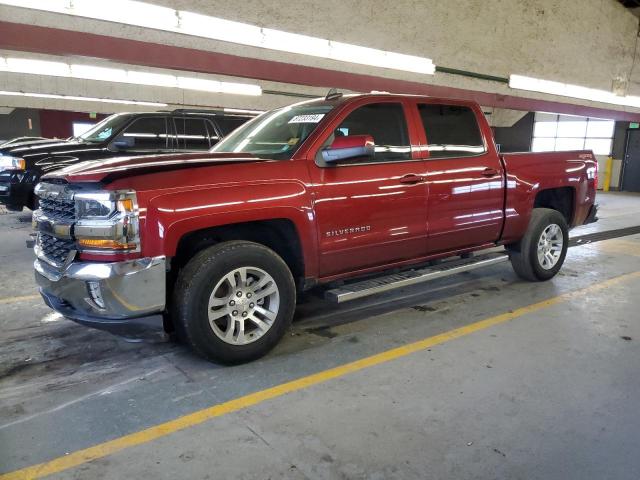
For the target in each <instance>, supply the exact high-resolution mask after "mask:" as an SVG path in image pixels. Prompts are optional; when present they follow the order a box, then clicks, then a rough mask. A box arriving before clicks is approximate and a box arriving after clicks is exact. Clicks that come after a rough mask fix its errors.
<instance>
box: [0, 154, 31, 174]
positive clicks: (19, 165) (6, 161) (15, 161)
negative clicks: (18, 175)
mask: <svg viewBox="0 0 640 480" xmlns="http://www.w3.org/2000/svg"><path fill="white" fill-rule="evenodd" d="M26 168H27V162H25V161H24V158H18V157H11V156H9V155H0V170H26Z"/></svg>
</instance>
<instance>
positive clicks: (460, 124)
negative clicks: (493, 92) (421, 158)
mask: <svg viewBox="0 0 640 480" xmlns="http://www.w3.org/2000/svg"><path fill="white" fill-rule="evenodd" d="M418 110H419V112H420V117H421V118H422V125H423V126H424V131H425V135H426V136H427V146H428V147H427V148H428V149H429V156H430V157H431V158H445V157H468V156H472V155H478V154H480V153H484V152H485V148H484V143H483V141H482V135H481V134H480V128H479V127H478V121H477V119H476V116H475V114H474V113H473V110H471V109H470V108H469V107H459V106H456V105H438V104H435V105H431V104H422V105H418Z"/></svg>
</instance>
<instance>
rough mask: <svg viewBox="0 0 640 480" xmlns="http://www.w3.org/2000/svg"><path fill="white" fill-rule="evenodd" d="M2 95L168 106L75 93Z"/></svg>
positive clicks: (0, 92) (7, 94) (7, 93)
mask: <svg viewBox="0 0 640 480" xmlns="http://www.w3.org/2000/svg"><path fill="white" fill-rule="evenodd" d="M0 95H4V96H10V97H15V96H18V97H34V98H53V99H59V100H78V101H82V102H101V103H118V104H122V105H142V106H145V107H168V106H169V105H168V104H166V103H158V102H140V101H137V100H116V99H113V98H94V97H78V96H75V95H57V94H53V93H31V92H9V91H6V90H0Z"/></svg>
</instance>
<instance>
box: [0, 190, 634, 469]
mask: <svg viewBox="0 0 640 480" xmlns="http://www.w3.org/2000/svg"><path fill="white" fill-rule="evenodd" d="M599 202H600V203H601V205H602V213H601V218H602V220H601V222H599V224H597V225H598V226H597V227H581V229H576V230H574V231H573V232H572V233H573V235H581V234H584V233H591V232H592V231H594V230H595V229H602V228H607V229H611V228H622V227H627V226H632V225H639V224H640V221H639V219H640V217H639V216H638V214H639V213H640V196H630V195H624V194H609V195H600V196H599ZM22 218H28V217H27V216H25V215H24V214H22V215H0V232H1V233H0V245H1V247H0V259H1V260H2V262H3V269H2V271H1V272H0V284H1V285H2V294H0V311H2V314H0V319H1V321H2V326H3V329H2V332H1V333H0V344H1V345H2V348H1V349H0V472H10V471H13V470H16V469H21V468H24V467H27V466H30V465H33V464H37V463H40V462H46V461H48V460H51V459H54V458H58V457H65V455H67V454H68V453H70V452H74V451H77V450H80V449H84V448H87V447H90V446H92V445H97V444H102V443H103V442H105V441H108V440H112V439H117V438H119V437H122V436H123V435H126V434H129V433H132V432H136V431H139V430H141V429H143V428H146V427H150V426H153V425H157V424H159V423H162V422H166V421H168V420H172V419H175V418H177V417H180V416H182V415H185V414H189V413H191V412H194V411H197V410H200V409H203V408H206V407H209V406H211V405H215V404H220V403H223V402H227V401H229V400H232V399H235V398H238V397H241V396H243V395H246V394H250V393H253V392H257V391H261V390H263V389H266V388H270V387H273V386H275V385H279V384H282V383H283V382H288V381H291V380H293V379H296V378H300V377H303V376H305V375H309V374H313V373H316V372H321V371H323V370H326V369H328V368H332V367H336V366H339V365H342V364H345V363H347V362H350V361H354V360H357V359H361V358H364V357H367V356H370V355H373V354H376V353H379V352H382V351H385V350H388V349H390V348H394V347H397V346H401V345H406V344H409V343H411V342H415V341H417V340H420V339H424V338H427V337H431V336H433V335H437V334H440V333H443V332H447V331H450V330H452V329H454V328H459V327H465V326H468V325H471V324H474V322H477V321H479V320H483V319H486V318H491V317H494V316H495V315H497V314H502V313H505V312H510V311H516V312H520V311H519V310H518V309H519V308H521V307H524V306H527V305H531V304H534V303H536V302H540V301H543V300H547V299H550V298H555V297H557V296H558V295H562V294H564V293H566V292H572V291H577V293H575V294H574V295H572V296H565V297H562V298H561V299H559V300H555V301H554V302H555V303H553V302H552V303H551V304H549V305H544V306H542V307H536V308H535V309H532V310H531V311H530V312H529V313H525V314H522V315H520V314H518V316H517V318H515V319H513V320H512V321H510V322H505V323H501V324H499V325H495V326H493V327H491V328H488V329H485V330H481V331H477V332H475V333H471V334H469V335H466V336H464V337H461V338H457V339H455V340H451V341H447V342H445V343H443V344H440V345H437V346H433V347H430V348H425V349H422V350H419V351H417V352H415V353H412V354H410V355H406V356H402V357H401V358H397V359H395V360H392V361H389V362H385V363H382V364H379V365H376V366H371V367H369V368H364V369H362V370H360V371H357V372H354V373H351V374H348V375H345V376H341V377H339V378H335V379H332V380H328V381H326V382H324V383H319V384H316V385H313V386H311V387H309V388H306V389H301V390H298V391H295V392H292V393H289V394H286V395H283V396H279V397H278V398H274V399H271V400H267V401H264V402H261V403H258V404H257V405H254V406H251V407H248V408H244V409H241V410H238V411H234V412H231V413H228V414H226V415H222V416H220V417H217V418H214V419H211V420H208V421H206V422H203V423H199V424H198V425H196V426H193V427H190V428H187V429H185V430H182V431H177V432H174V433H171V434H169V435H167V436H163V437H161V438H158V439H155V440H153V441H150V442H148V443H144V444H142V445H138V446H134V447H131V448H127V449H124V450H121V451H119V452H116V453H114V454H111V455H108V456H100V457H101V458H97V459H94V460H92V461H89V462H87V463H82V464H80V465H78V466H75V467H73V468H70V469H67V470H64V471H61V472H60V473H58V474H55V475H53V477H54V478H127V477H128V478H154V479H155V478H176V477H187V478H194V479H195V478H211V479H218V478H220V479H227V478H247V479H254V478H255V479H267V478H314V479H315V478H380V479H386V478H403V479H404V478H464V479H467V478H469V479H471V478H482V479H484V478H509V479H518V478H523V479H524V478H526V479H535V478H540V479H556V478H557V479H572V478H576V479H586V478H597V479H602V478H607V479H635V478H640V457H639V456H638V455H637V452H638V446H637V445H638V443H639V441H640V434H639V433H638V432H640V415H638V414H637V409H638V404H639V402H640V380H639V379H638V375H637V372H636V370H637V368H636V367H637V365H639V364H640V343H639V342H640V322H638V314H637V311H638V308H639V307H640V299H638V297H637V296H636V295H637V293H636V292H638V289H639V288H640V276H639V275H634V274H633V272H638V271H640V235H636V236H628V237H623V238H619V239H614V240H606V241H602V242H598V243H593V244H587V245H582V246H577V247H573V248H571V249H570V251H569V255H568V257H567V261H566V264H565V267H564V268H563V270H562V272H561V274H560V275H558V276H557V277H556V278H555V279H554V280H553V281H551V282H547V283H538V284H530V283H525V282H521V281H519V280H518V279H517V278H516V277H515V275H514V274H513V272H512V270H511V268H510V266H509V265H508V264H503V265H499V266H495V267H492V268H490V269H486V270H483V271H476V272H471V273H468V274H463V275H459V276H457V277H452V278H449V279H443V280H441V281H437V282H433V283H432V284H430V285H428V286H420V287H414V288H411V289H405V290H401V291H398V292H395V293H393V294H387V295H385V296H379V297H375V298H372V299H369V300H363V301H359V302H353V303H348V304H346V305H345V306H340V307H335V306H332V305H328V304H326V303H324V302H323V301H322V300H320V299H319V298H318V297H316V296H314V295H308V296H307V297H305V299H304V303H302V304H301V305H300V306H299V308H298V312H297V318H296V322H295V323H294V327H293V328H292V330H291V332H290V334H289V335H287V337H286V338H285V339H284V340H283V342H282V343H281V344H280V345H279V346H278V347H277V348H276V350H275V351H274V352H273V353H272V354H270V355H268V356H267V357H266V358H264V359H262V360H260V361H257V362H254V363H252V364H248V365H243V366H238V367H220V366H216V365H212V364H208V363H206V362H204V361H201V360H200V359H198V358H196V357H194V356H193V355H191V354H190V352H189V351H188V350H186V349H185V348H183V347H181V346H177V345H174V344H170V343H155V344H149V343H138V344H135V343H127V342H124V341H123V340H121V339H118V338H116V337H113V336H111V335H109V334H106V333H103V332H98V331H93V330H90V329H86V328H81V327H78V326H76V325H75V324H73V323H72V322H69V321H67V320H65V319H62V318H60V317H59V316H58V315H56V314H53V313H51V312H50V310H48V309H47V308H46V307H45V306H44V305H43V304H42V303H41V301H40V300H39V299H38V298H37V297H36V296H35V287H34V284H33V280H32V273H31V269H30V262H31V256H32V252H30V251H29V250H26V249H25V248H24V237H25V235H26V233H27V232H28V229H29V226H28V223H21V222H20V220H21V219H22ZM634 222H635V223H634ZM628 273H632V275H631V276H628V277H624V278H623V279H621V280H618V281H614V282H616V283H607V282H608V281H609V279H612V278H616V277H619V276H621V275H624V274H628ZM600 285H601V286H602V287H601V288H598V286H600ZM594 286H595V287H594ZM585 288H586V289H588V290H586V291H583V290H582V289H585ZM92 458H94V457H92ZM44 471H45V472H46V471H47V470H46V469H45V470H44ZM0 479H2V480H4V479H3V477H2V476H1V475H0Z"/></svg>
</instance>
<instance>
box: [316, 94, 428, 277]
mask: <svg viewBox="0 0 640 480" xmlns="http://www.w3.org/2000/svg"><path fill="white" fill-rule="evenodd" d="M330 131H331V132H332V133H331V134H328V138H327V139H326V140H325V142H324V143H323V145H328V144H330V143H331V142H332V141H333V138H335V136H340V135H371V136H372V137H373V139H374V142H375V154H374V156H373V158H372V157H366V158H355V159H348V160H344V161H342V162H339V163H336V164H331V165H323V164H322V162H320V161H318V158H317V157H316V163H315V164H314V163H310V165H311V178H312V182H313V197H314V212H315V215H316V222H317V226H318V232H319V238H318V242H319V246H320V257H319V267H320V275H321V276H322V277H328V276H332V275H339V274H341V273H345V272H352V271H356V270H362V269H366V268H367V267H374V266H380V265H385V264H391V263H394V262H400V261H403V260H410V259H414V258H417V257H420V256H422V255H424V254H425V248H426V230H427V222H426V213H427V212H426V187H425V183H424V178H425V177H424V174H425V162H424V161H421V160H419V159H417V158H414V156H416V157H417V152H416V153H415V155H414V152H412V148H411V144H412V143H411V138H410V135H409V129H408V128H407V121H406V106H405V105H403V103H401V102H399V101H398V100H395V101H377V102H376V103H368V104H364V105H362V104H356V105H355V106H354V107H352V109H351V110H350V111H348V112H345V113H344V114H343V115H342V116H341V119H337V120H336V121H335V125H333V127H332V128H331V130H330Z"/></svg>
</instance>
